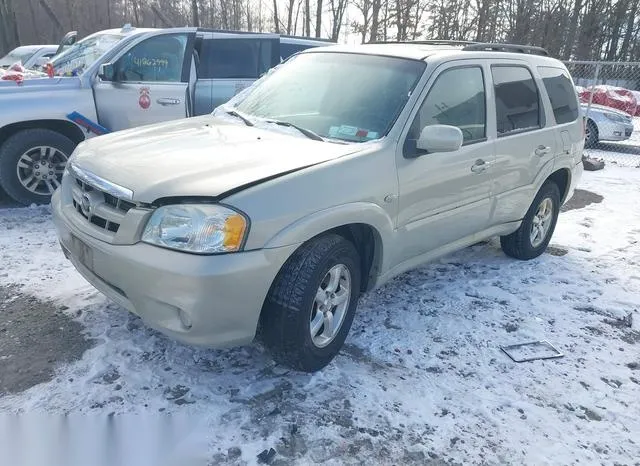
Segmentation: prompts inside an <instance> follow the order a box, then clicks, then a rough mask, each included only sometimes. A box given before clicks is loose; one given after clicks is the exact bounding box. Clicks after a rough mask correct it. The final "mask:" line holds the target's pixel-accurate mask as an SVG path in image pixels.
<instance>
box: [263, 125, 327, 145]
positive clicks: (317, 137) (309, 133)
mask: <svg viewBox="0 0 640 466" xmlns="http://www.w3.org/2000/svg"><path fill="white" fill-rule="evenodd" d="M265 121H266V122H267V123H273V124H274V125H279V126H286V127H287V128H295V129H297V130H298V131H300V132H301V133H302V134H304V135H305V136H306V137H308V138H309V139H313V140H314V141H322V142H324V138H323V137H322V136H320V135H319V134H317V133H314V132H313V131H311V130H310V129H307V128H303V127H302V126H298V125H294V124H293V123H289V122H288V121H279V120H265Z"/></svg>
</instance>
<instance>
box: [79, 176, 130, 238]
mask: <svg viewBox="0 0 640 466" xmlns="http://www.w3.org/2000/svg"><path fill="white" fill-rule="evenodd" d="M72 195H73V207H74V209H75V210H76V211H77V212H78V213H79V214H80V215H81V216H82V217H84V218H85V219H86V220H87V221H88V222H90V223H92V224H93V225H95V226H97V227H99V228H102V229H105V230H107V231H110V232H112V233H117V232H118V229H119V228H120V225H121V223H122V221H123V220H124V217H125V215H126V213H127V212H128V211H129V210H130V209H132V208H134V207H135V206H136V204H135V203H133V202H130V201H127V200H124V199H119V198H117V197H115V196H114V195H112V194H109V193H106V192H104V191H101V190H99V189H97V188H94V187H93V186H91V185H89V184H87V183H85V182H84V181H82V180H80V179H79V178H74V185H73V186H72Z"/></svg>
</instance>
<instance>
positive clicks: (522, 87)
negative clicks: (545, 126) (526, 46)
mask: <svg viewBox="0 0 640 466" xmlns="http://www.w3.org/2000/svg"><path fill="white" fill-rule="evenodd" d="M491 74H492V76H493V85H494V88H495V99H496V122H497V129H498V136H501V135H507V134H509V133H514V132H522V131H528V130H533V129H537V128H540V127H541V115H540V96H539V94H538V87H537V86H536V83H535V81H534V79H533V76H532V75H531V72H530V71H529V70H528V69H527V68H525V67H523V66H492V67H491Z"/></svg>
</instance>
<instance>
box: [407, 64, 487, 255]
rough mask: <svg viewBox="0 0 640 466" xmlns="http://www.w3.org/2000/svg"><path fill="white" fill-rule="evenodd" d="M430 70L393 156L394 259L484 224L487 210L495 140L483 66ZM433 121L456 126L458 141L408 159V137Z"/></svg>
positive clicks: (444, 242)
mask: <svg viewBox="0 0 640 466" xmlns="http://www.w3.org/2000/svg"><path fill="white" fill-rule="evenodd" d="M435 75H436V76H435V78H432V79H430V81H429V84H428V85H427V89H428V92H427V94H426V97H425V98H424V101H423V103H422V105H421V107H420V109H419V110H418V111H417V113H416V115H415V117H414V119H413V124H412V125H411V127H410V129H409V131H408V134H407V135H406V137H405V139H404V140H405V141H406V142H405V144H404V146H403V147H404V150H403V151H402V152H403V153H401V154H398V157H397V167H398V181H399V196H400V197H399V204H398V205H399V210H398V219H397V227H398V233H399V239H400V243H401V244H400V248H399V249H400V253H399V255H398V257H397V261H398V262H404V261H405V260H409V259H411V258H413V257H416V256H420V255H422V254H425V253H428V252H430V251H433V250H435V249H437V248H439V247H441V246H444V245H447V244H450V243H453V242H455V241H457V240H459V239H461V238H464V237H466V236H469V235H470V234H472V233H475V232H478V231H481V230H483V229H485V228H486V227H487V225H488V222H489V216H490V212H491V199H490V189H491V180H492V164H493V162H494V148H493V144H494V141H493V140H490V139H488V138H487V118H486V108H487V102H486V95H487V93H486V88H485V86H486V85H485V82H486V78H485V70H483V68H482V66H480V65H474V66H466V65H465V66H456V64H455V62H454V63H453V64H452V65H449V66H447V67H445V68H441V69H439V70H437V71H436V73H435ZM432 124H444V125H452V126H457V127H458V128H460V129H461V130H462V133H463V138H464V142H463V146H462V147H461V148H460V149H459V150H457V151H455V152H440V153H426V154H421V155H418V156H417V157H415V158H408V157H407V156H408V155H410V154H407V152H406V150H407V149H406V148H407V147H410V146H411V144H410V142H411V141H413V140H415V139H417V138H418V136H419V134H420V132H421V131H422V129H423V128H424V127H425V126H428V125H432Z"/></svg>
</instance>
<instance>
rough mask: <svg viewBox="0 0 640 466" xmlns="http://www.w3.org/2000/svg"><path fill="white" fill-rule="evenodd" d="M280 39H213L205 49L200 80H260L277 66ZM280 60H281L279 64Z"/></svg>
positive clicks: (204, 45) (201, 61)
mask: <svg viewBox="0 0 640 466" xmlns="http://www.w3.org/2000/svg"><path fill="white" fill-rule="evenodd" d="M277 45H278V39H210V40H205V41H204V43H203V45H202V54H201V56H200V69H199V70H198V77H200V78H201V79H257V78H259V77H260V76H261V75H262V74H263V73H265V72H267V71H268V70H269V68H271V67H272V66H273V65H274V64H275V63H273V61H274V55H275V56H277V55H278V52H277ZM277 61H280V60H279V57H278V60H277Z"/></svg>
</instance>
